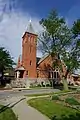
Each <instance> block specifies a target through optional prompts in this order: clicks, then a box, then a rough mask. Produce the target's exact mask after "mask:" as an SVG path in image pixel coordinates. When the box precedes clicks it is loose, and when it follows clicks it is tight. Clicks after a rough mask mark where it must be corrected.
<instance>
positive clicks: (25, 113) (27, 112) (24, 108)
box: [2, 96, 49, 120]
mask: <svg viewBox="0 0 80 120" xmlns="http://www.w3.org/2000/svg"><path fill="white" fill-rule="evenodd" d="M27 100H28V98H27V99H25V98H24V97H22V96H21V97H12V98H8V99H6V100H5V101H2V104H4V105H8V104H9V107H12V109H13V111H14V113H15V114H16V116H18V120H49V119H48V118H47V117H46V116H44V115H43V114H41V113H40V112H39V111H37V110H36V109H34V108H32V107H30V106H28V104H27Z"/></svg>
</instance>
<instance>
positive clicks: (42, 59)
mask: <svg viewBox="0 0 80 120" xmlns="http://www.w3.org/2000/svg"><path fill="white" fill-rule="evenodd" d="M48 56H49V54H46V55H44V56H43V57H42V58H41V59H40V60H39V61H38V64H40V63H41V62H42V61H44V60H45V59H46V58H47V57H48Z"/></svg>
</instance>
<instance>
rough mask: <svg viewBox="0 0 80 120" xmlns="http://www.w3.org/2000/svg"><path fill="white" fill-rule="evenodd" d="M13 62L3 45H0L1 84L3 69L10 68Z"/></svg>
mask: <svg viewBox="0 0 80 120" xmlns="http://www.w3.org/2000/svg"><path fill="white" fill-rule="evenodd" d="M13 64H14V62H13V60H12V57H11V56H10V53H9V52H8V51H7V50H5V48H4V47H0V80H1V84H4V82H3V75H4V70H5V69H7V68H11V67H12V65H13Z"/></svg>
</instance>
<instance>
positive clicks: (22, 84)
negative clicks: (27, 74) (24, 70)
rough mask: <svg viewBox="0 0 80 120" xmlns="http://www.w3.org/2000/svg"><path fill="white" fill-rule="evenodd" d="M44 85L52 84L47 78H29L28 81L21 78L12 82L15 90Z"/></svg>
mask: <svg viewBox="0 0 80 120" xmlns="http://www.w3.org/2000/svg"><path fill="white" fill-rule="evenodd" d="M42 82H43V83H44V85H45V86H46V84H50V81H49V80H48V79H46V78H43V79H42V78H28V79H23V78H19V79H16V80H12V81H11V86H12V87H13V88H30V86H37V85H39V84H40V85H41V83H42Z"/></svg>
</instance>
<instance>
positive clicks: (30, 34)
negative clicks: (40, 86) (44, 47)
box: [22, 20, 37, 78]
mask: <svg viewBox="0 0 80 120" xmlns="http://www.w3.org/2000/svg"><path fill="white" fill-rule="evenodd" d="M36 40H37V35H36V34H35V32H34V29H33V26H32V23H31V20H30V22H29V25H28V27H27V30H26V32H25V34H24V35H23V37H22V65H23V67H24V68H25V74H24V76H25V75H26V76H27V77H28V78H36Z"/></svg>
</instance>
